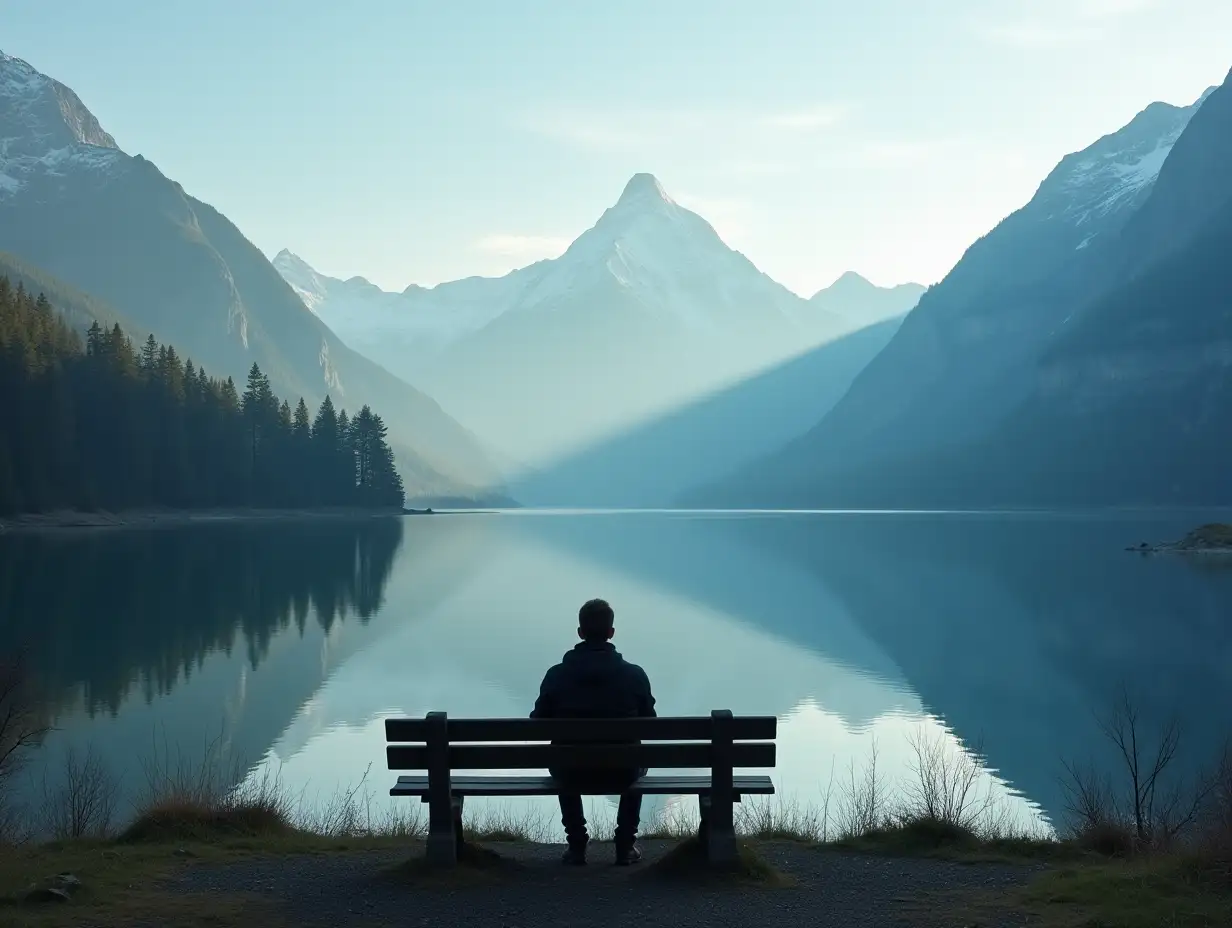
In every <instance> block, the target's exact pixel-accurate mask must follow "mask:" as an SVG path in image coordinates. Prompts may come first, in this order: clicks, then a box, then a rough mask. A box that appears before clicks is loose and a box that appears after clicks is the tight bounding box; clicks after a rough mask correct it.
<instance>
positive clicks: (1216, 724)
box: [0, 512, 1232, 822]
mask: <svg viewBox="0 0 1232 928" xmlns="http://www.w3.org/2000/svg"><path fill="white" fill-rule="evenodd" d="M1209 516H1210V514H1209V513H1206V514H1185V513H1171V514H1151V515H1142V514H1122V515H1118V516H1101V517H1092V516H1074V515H1070V516H1057V515H1022V514H1017V515H1008V514H999V515H994V514H982V515H963V514H935V513H934V514H905V513H897V514H895V513H879V514H858V513H848V514H839V513H826V514H818V513H811V514H810V513H685V512H626V513H612V512H594V513H586V512H569V513H560V512H520V513H494V514H467V515H457V516H448V515H441V516H435V517H414V518H408V519H402V520H399V519H387V520H374V521H369V522H365V523H357V524H353V525H339V524H336V523H307V524H299V525H281V526H279V525H268V524H267V525H242V524H219V525H208V526H201V527H195V528H190V529H164V530H158V531H149V532H139V531H126V532H110V533H98V534H87V535H71V534H65V535H63V536H58V537H53V536H41V537H10V538H6V539H0V607H2V608H3V614H2V615H3V619H2V622H0V650H3V651H5V652H8V651H15V650H17V649H19V648H20V649H23V650H24V651H25V652H26V653H27V654H28V655H29V661H30V663H31V665H32V666H33V668H34V670H35V672H36V674H37V677H38V680H39V683H40V685H41V686H42V688H43V692H44V693H45V694H46V703H47V709H48V712H49V714H50V716H51V717H52V719H53V721H54V725H55V730H54V732H53V733H52V734H51V735H50V736H49V737H48V739H47V741H46V744H45V747H44V749H43V751H42V752H41V753H40V755H39V756H37V757H36V758H35V763H34V764H33V765H32V767H31V780H30V781H29V782H30V784H31V788H33V783H35V782H37V781H38V780H39V779H40V778H41V777H42V776H43V774H44V773H47V775H48V776H49V777H51V778H53V779H54V777H55V775H56V773H55V771H56V770H57V769H58V766H57V765H59V766H62V758H63V754H64V752H65V751H66V750H68V749H70V748H75V749H76V750H77V751H78V752H81V751H84V750H85V749H86V748H87V747H90V746H93V748H94V749H95V750H96V751H97V752H98V753H99V754H100V755H101V756H102V758H103V760H104V762H105V763H106V764H107V765H108V766H109V767H110V768H111V769H112V770H113V771H115V772H116V774H117V775H119V776H121V777H123V779H124V782H125V786H126V795H127V797H128V798H131V797H132V796H133V795H135V794H136V792H137V791H139V788H140V786H141V760H142V758H149V757H151V756H154V755H160V756H162V757H164V758H166V756H167V755H168V754H172V755H174V756H176V757H177V758H179V759H180V760H182V761H183V762H185V763H189V764H191V763H194V762H196V761H198V760H199V758H200V757H201V756H202V755H203V754H204V753H205V750H206V746H207V745H208V744H210V743H214V744H215V748H214V750H222V751H225V752H227V753H228V755H229V756H231V757H238V758H242V759H244V761H245V769H247V770H248V775H249V776H258V775H261V774H262V772H263V771H274V772H276V773H277V775H278V776H279V778H280V779H281V781H282V783H283V785H284V786H286V787H287V788H288V789H290V790H292V791H293V792H294V793H296V794H299V795H302V796H304V797H307V798H308V799H310V800H312V799H313V798H314V797H315V799H317V800H320V799H323V798H328V797H329V796H331V795H333V794H334V793H335V792H336V791H337V790H339V789H346V788H349V787H351V786H353V785H355V784H357V783H359V782H360V781H361V780H364V777H365V775H366V777H367V779H366V780H364V784H365V785H364V788H363V792H365V793H368V794H370V795H371V796H372V797H373V801H374V802H375V803H376V804H377V805H380V804H383V803H388V802H390V800H388V798H387V797H385V796H384V795H383V794H384V793H385V791H386V787H387V786H388V784H389V783H390V782H391V781H392V775H391V774H389V773H388V772H387V771H385V770H384V765H383V763H384V761H383V759H384V752H383V745H384V741H383V728H382V720H383V719H384V718H385V717H387V716H390V715H411V716H418V715H422V714H423V713H425V712H427V711H429V710H433V709H443V710H446V711H448V712H449V713H450V714H451V715H455V716H522V715H525V714H526V713H527V712H528V711H529V710H530V707H531V705H532V704H533V702H534V699H535V696H536V694H537V692H538V686H539V681H540V679H541V678H542V675H543V671H544V670H545V669H546V667H547V666H548V665H550V664H551V663H553V662H555V661H556V660H558V659H559V658H560V655H561V654H562V652H564V651H565V650H566V649H567V648H568V647H570V646H571V645H572V644H573V642H574V640H575V639H574V627H575V616H576V610H577V607H578V606H579V605H580V604H581V603H582V602H583V601H585V600H586V599H589V598H591V597H595V596H602V597H604V598H607V599H608V600H610V601H611V603H612V604H613V606H614V607H615V609H616V613H617V620H616V621H617V636H616V639H615V640H616V644H617V646H618V647H619V648H620V649H621V650H622V651H623V652H624V653H625V655H626V656H627V657H628V658H629V659H631V660H633V661H636V662H637V663H640V664H641V665H642V666H644V667H645V668H646V671H647V672H648V674H649V675H650V678H651V681H652V684H653V686H654V691H655V696H656V698H657V700H658V707H659V711H660V713H661V714H678V715H688V714H707V713H709V711H710V710H711V709H714V708H730V709H732V710H733V711H735V712H737V713H749V714H773V715H776V716H778V718H779V719H780V726H779V732H780V735H779V764H778V766H777V768H776V769H775V770H774V771H773V777H774V780H775V783H776V786H777V787H778V790H779V792H780V794H782V795H783V796H785V797H787V798H788V799H790V800H794V801H797V802H800V803H804V804H812V803H818V802H820V801H821V797H822V796H823V795H824V794H825V793H826V791H827V789H828V788H829V789H830V790H831V791H832V792H833V791H834V790H837V789H838V786H837V784H839V783H842V782H845V781H848V780H849V778H850V772H851V769H852V765H853V764H854V765H855V766H856V767H857V768H860V767H863V766H864V765H865V764H866V763H867V762H868V759H869V757H870V752H871V751H872V750H873V749H874V746H875V748H876V751H877V754H878V765H879V768H880V770H881V772H882V773H883V775H884V776H885V777H886V779H887V780H888V781H890V782H893V781H895V780H896V779H898V778H903V777H906V776H908V774H909V768H910V763H911V751H910V745H909V740H910V738H911V737H912V736H924V737H925V738H927V739H945V741H946V743H947V744H948V745H949V747H950V749H951V750H954V751H958V750H970V751H973V752H978V757H979V759H980V761H981V764H982V765H983V766H984V767H985V768H986V771H987V772H986V774H985V775H984V776H983V778H982V781H981V789H982V790H987V791H991V792H992V793H994V794H996V795H997V796H1000V797H1002V798H1003V800H1004V802H1005V803H1006V804H1007V805H1008V807H1010V808H1013V809H1014V810H1015V813H1016V814H1017V815H1018V816H1019V817H1020V819H1022V820H1024V821H1029V820H1037V821H1043V822H1047V821H1049V820H1051V821H1056V820H1057V819H1058V818H1060V817H1061V816H1062V815H1063V812H1064V806H1065V801H1064V793H1063V790H1062V788H1061V785H1060V781H1059V775H1060V773H1061V762H1062V760H1064V759H1067V758H1068V759H1075V760H1083V761H1085V760H1088V759H1091V760H1094V761H1096V762H1097V763H1100V764H1103V765H1108V766H1109V769H1112V768H1111V765H1112V763H1113V756H1112V753H1111V749H1110V747H1109V746H1108V745H1106V744H1105V743H1104V742H1103V741H1102V740H1101V739H1100V737H1099V734H1098V725H1097V715H1098V714H1099V713H1100V712H1102V711H1104V710H1105V709H1106V708H1107V707H1108V706H1109V704H1110V703H1111V701H1112V700H1113V699H1114V698H1115V696H1116V694H1117V692H1118V690H1119V689H1120V688H1121V687H1123V686H1125V687H1128V688H1129V689H1130V691H1131V693H1132V694H1133V696H1134V698H1135V700H1136V702H1137V703H1138V704H1139V705H1140V706H1141V707H1142V709H1143V711H1144V714H1145V716H1146V717H1147V718H1148V719H1163V718H1165V717H1166V716H1169V715H1177V716H1179V717H1180V718H1181V719H1182V720H1183V722H1184V725H1185V732H1186V738H1187V742H1186V744H1187V746H1188V747H1189V748H1190V750H1191V758H1192V762H1195V763H1196V761H1197V759H1198V758H1199V755H1201V754H1204V753H1206V752H1209V751H1210V750H1213V746H1214V745H1215V744H1217V743H1219V741H1220V739H1221V738H1222V735H1223V733H1225V732H1227V731H1228V730H1229V722H1230V721H1232V719H1230V718H1229V716H1230V715H1232V709H1230V708H1229V706H1230V705H1232V701H1230V700H1229V699H1228V694H1229V692H1232V621H1229V617H1230V616H1232V570H1220V569H1211V568H1203V567H1201V566H1195V565H1194V564H1191V563H1186V562H1183V561H1181V560H1179V559H1173V558H1143V557H1140V556H1136V555H1133V554H1129V553H1126V552H1125V551H1124V550H1123V549H1124V548H1125V546H1126V545H1129V544H1135V543H1137V542H1139V541H1144V540H1147V541H1155V540H1161V539H1164V538H1169V537H1175V536H1178V535H1179V534H1181V533H1183V532H1184V531H1186V530H1187V529H1189V528H1190V527H1192V526H1193V525H1194V524H1196V522H1198V521H1201V520H1202V519H1203V517H1209ZM600 802H602V801H601V800H600ZM672 805H673V800H670V799H668V800H662V801H659V802H657V803H656V804H655V806H653V807H652V806H650V804H649V801H648V808H647V810H646V814H647V815H653V814H654V813H655V812H662V811H663V810H664V808H665V807H671V806H672ZM468 808H469V806H468ZM523 808H527V809H537V810H541V811H542V813H543V814H544V815H545V816H546V817H548V818H553V817H554V812H553V811H551V810H552V805H551V801H550V800H547V801H545V800H525V801H524V802H523V803H522V804H521V805H517V806H515V807H514V808H513V809H512V811H514V812H515V813H516V812H518V811H520V810H521V809H523ZM599 811H600V813H602V811H603V810H602V809H601V810H599Z"/></svg>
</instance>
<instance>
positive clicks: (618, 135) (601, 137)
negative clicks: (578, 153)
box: [518, 112, 653, 151]
mask: <svg viewBox="0 0 1232 928" xmlns="http://www.w3.org/2000/svg"><path fill="white" fill-rule="evenodd" d="M518 126H519V127H520V128H522V129H525V130H527V131H529V132H533V133H535V134H536V135H542V136H546V137H547V138H550V139H554V140H556V141H558V142H565V143H568V144H570V145H574V146H576V147H578V148H591V149H596V150H599V151H637V150H639V149H642V148H644V147H646V145H647V144H649V143H650V142H651V141H652V139H653V136H652V135H649V134H647V133H646V131H645V130H642V129H638V128H636V127H634V126H631V125H629V124H628V123H627V121H622V120H621V119H619V118H613V117H607V118H604V117H597V116H595V115H593V114H589V113H570V112H557V113H535V114H531V115H527V116H524V117H522V118H521V119H519V120H518Z"/></svg>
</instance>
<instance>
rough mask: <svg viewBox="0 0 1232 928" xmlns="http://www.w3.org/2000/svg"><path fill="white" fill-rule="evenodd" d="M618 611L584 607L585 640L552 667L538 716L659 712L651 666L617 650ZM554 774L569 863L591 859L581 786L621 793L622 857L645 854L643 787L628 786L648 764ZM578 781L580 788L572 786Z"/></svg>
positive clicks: (597, 602) (581, 631)
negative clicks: (640, 837)
mask: <svg viewBox="0 0 1232 928" xmlns="http://www.w3.org/2000/svg"><path fill="white" fill-rule="evenodd" d="M614 621H615V613H614V612H613V611H612V607H611V606H609V605H608V604H607V602H605V601H604V600H602V599H592V600H590V601H589V602H587V603H585V604H584V605H583V606H582V608H581V609H579V610H578V630H577V633H578V637H579V638H581V639H582V640H581V642H580V643H578V644H577V645H575V646H574V648H573V649H572V650H571V651H568V652H567V653H566V654H565V656H564V658H563V659H562V660H561V662H560V663H559V664H557V665H555V666H554V667H552V668H550V669H549V670H548V672H547V674H545V675H544V678H543V683H542V685H541V686H540V687H539V698H538V699H537V700H535V708H534V709H533V710H532V711H531V714H530V717H531V718H532V719H618V718H653V717H654V715H655V708H654V706H655V700H654V696H652V695H651V693H650V680H649V678H648V677H647V676H646V671H644V670H642V668H641V667H639V666H637V665H636V664H630V663H629V662H628V661H626V660H625V659H624V658H623V657H622V656H621V654H620V652H619V651H617V650H616V648H615V646H613V644H612V642H611V638H612V636H613V635H615V634H616V629H615V625H614ZM549 772H550V773H551V774H552V777H553V778H554V779H555V780H556V781H557V783H559V784H560V785H561V786H562V787H564V788H565V789H564V790H562V792H561V793H560V815H561V824H563V825H564V826H565V837H566V838H567V840H568V842H569V849H568V850H567V851H566V852H565V856H564V863H566V864H584V863H586V844H587V842H588V841H589V840H590V837H589V835H588V834H587V832H586V817H585V815H584V813H583V810H582V796H581V792H590V793H603V792H609V791H610V794H611V795H617V794H619V795H620V806H619V808H618V810H617V812H616V836H615V837H616V863H617V864H620V865H622V866H627V865H629V864H634V863H637V861H638V860H640V859H641V856H642V854H641V851H640V850H639V849H638V847H637V844H636V840H637V829H638V825H639V824H640V821H641V815H642V797H641V794H640V793H629V792H626V790H627V789H628V787H629V785H630V784H631V783H633V782H635V781H636V780H637V779H638V778H639V777H641V776H643V775H644V774H645V773H646V771H645V770H560V771H558V770H552V771H549ZM570 786H572V787H573V788H574V789H576V790H579V792H568V791H567V790H568V788H569V787H570Z"/></svg>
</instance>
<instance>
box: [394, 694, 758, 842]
mask: <svg viewBox="0 0 1232 928" xmlns="http://www.w3.org/2000/svg"><path fill="white" fill-rule="evenodd" d="M776 729H777V719H775V718H774V716H756V717H736V716H733V715H732V714H731V712H730V711H728V710H715V711H714V712H712V713H711V714H710V717H709V718H706V717H704V716H703V717H693V718H650V719H450V718H448V717H447V716H446V714H445V713H444V712H429V713H428V715H427V716H426V717H425V718H422V719H386V720H385V739H386V741H388V742H390V743H389V744H388V745H387V746H386V748H385V753H386V757H387V760H388V763H389V769H390V770H426V771H427V776H400V777H398V782H397V784H396V785H395V786H394V787H393V788H392V789H391V790H390V791H389V794H390V795H391V796H417V797H419V798H420V800H421V801H422V802H426V803H427V804H428V846H427V857H428V861H429V862H430V863H433V864H440V865H446V866H450V865H453V864H454V863H456V862H457V859H458V849H459V848H460V847H461V844H462V805H463V802H464V801H465V799H466V797H467V796H555V795H557V794H559V792H560V788H559V786H558V785H557V783H556V782H555V781H554V780H553V779H552V778H551V777H550V776H491V775H488V776H456V775H454V774H453V771H455V770H546V769H549V768H551V769H570V768H578V767H582V768H589V769H594V768H612V769H630V770H640V769H642V768H649V769H650V770H659V769H664V768H668V769H671V768H676V769H687V768H709V769H710V773H709V774H708V775H705V776H661V775H660V776H652V775H650V774H647V775H646V776H644V777H642V778H641V779H639V780H637V781H636V782H635V783H634V784H633V785H632V786H630V787H629V790H630V791H631V792H635V793H641V794H643V795H659V796H664V795H666V796H676V795H696V796H697V797H698V806H699V811H700V828H699V831H698V834H699V836H700V837H701V839H702V842H703V845H704V846H705V848H706V853H707V856H708V858H709V859H710V860H711V861H714V862H726V861H730V860H733V859H734V858H735V856H736V834H735V824H734V820H733V811H734V809H733V806H734V803H737V802H739V801H740V798H741V796H745V795H754V794H757V795H769V794H772V793H773V792H774V784H773V783H771V782H770V778H769V777H768V776H736V775H735V768H737V767H773V766H774V759H775V746H774V740H773V739H774V736H775V731H776ZM551 741H564V742H569V743H567V744H547V743H543V742H551ZM639 741H641V742H652V743H650V744H638V743H636V742H639ZM499 742H506V743H499ZM508 742H517V743H508ZM528 742H538V743H528ZM605 742H606V743H605ZM620 742H626V743H623V744H622V743H620ZM598 794H600V793H597V792H596V793H591V795H598Z"/></svg>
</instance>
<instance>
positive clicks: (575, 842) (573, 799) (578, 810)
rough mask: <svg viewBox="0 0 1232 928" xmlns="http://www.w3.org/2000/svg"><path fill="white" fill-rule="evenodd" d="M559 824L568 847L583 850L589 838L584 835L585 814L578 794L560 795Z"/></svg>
mask: <svg viewBox="0 0 1232 928" xmlns="http://www.w3.org/2000/svg"><path fill="white" fill-rule="evenodd" d="M560 823H561V824H562V825H564V826H565V839H566V840H567V841H568V842H569V846H570V847H572V848H582V849H585V847H586V842H587V841H589V840H590V836H589V835H588V834H587V833H586V812H585V810H584V809H583V808H582V797H581V796H580V795H579V794H577V793H561V794H560Z"/></svg>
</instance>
